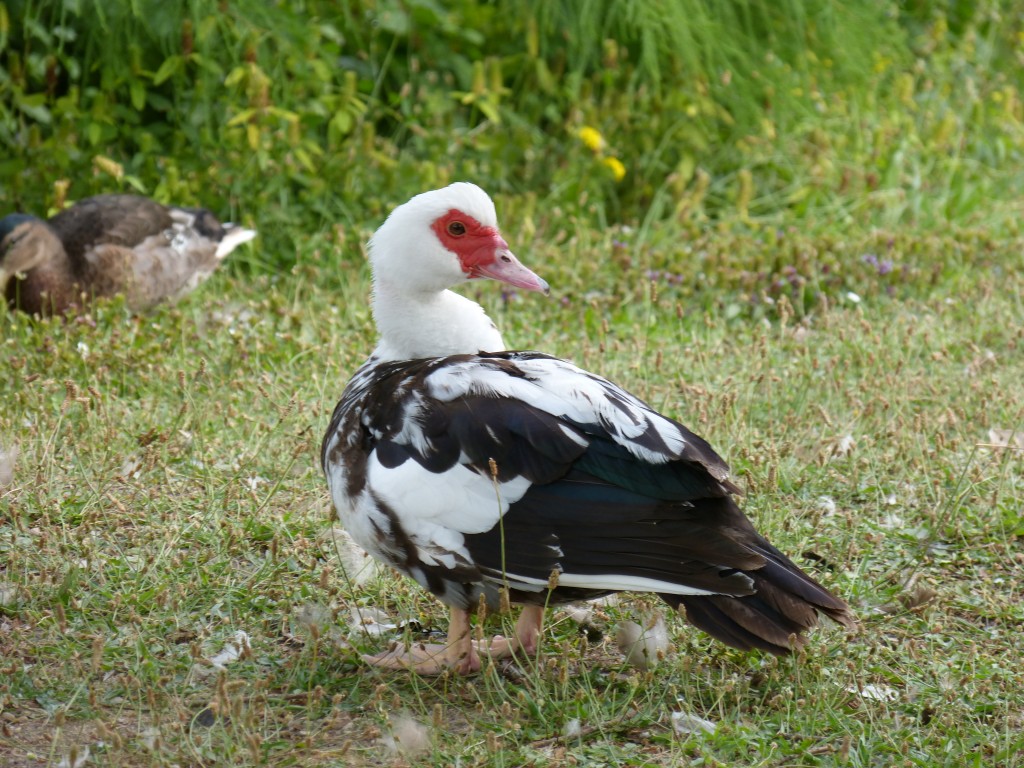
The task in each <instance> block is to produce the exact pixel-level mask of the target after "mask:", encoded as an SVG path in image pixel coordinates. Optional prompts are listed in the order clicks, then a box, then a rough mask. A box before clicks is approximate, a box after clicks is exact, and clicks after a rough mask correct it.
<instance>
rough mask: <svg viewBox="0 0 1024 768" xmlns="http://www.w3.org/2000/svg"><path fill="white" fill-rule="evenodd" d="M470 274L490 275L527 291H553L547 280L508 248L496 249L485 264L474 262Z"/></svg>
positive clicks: (493, 278) (476, 275)
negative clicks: (527, 266)
mask: <svg viewBox="0 0 1024 768" xmlns="http://www.w3.org/2000/svg"><path fill="white" fill-rule="evenodd" d="M469 276H470V277H471V278H473V277H488V278H490V279H491V280H497V281H499V282H502V283H506V284H508V285H513V286H515V287H516V288H522V289H523V290H526V291H537V292H538V293H543V294H544V295H547V294H548V293H550V291H551V289H550V288H549V287H548V284H547V282H546V281H545V280H544V279H543V278H541V277H538V276H537V275H536V274H534V273H533V272H532V271H530V270H529V269H527V268H526V267H524V266H523V265H522V263H521V262H520V261H519V259H517V258H516V256H515V254H514V253H512V251H510V250H508V248H502V249H499V250H497V251H495V252H494V258H493V259H491V260H489V261H487V262H486V263H484V264H480V263H477V264H474V265H473V268H472V271H471V272H470V275H469Z"/></svg>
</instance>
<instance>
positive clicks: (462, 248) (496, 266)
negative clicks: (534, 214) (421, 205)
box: [430, 208, 548, 293]
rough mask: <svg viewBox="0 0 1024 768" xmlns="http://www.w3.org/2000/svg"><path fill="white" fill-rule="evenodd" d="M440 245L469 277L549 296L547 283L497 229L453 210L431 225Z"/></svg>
mask: <svg viewBox="0 0 1024 768" xmlns="http://www.w3.org/2000/svg"><path fill="white" fill-rule="evenodd" d="M430 227H431V229H433V230H434V234H436V235H437V238H438V240H440V241H441V245H443V246H444V247H445V248H447V249H448V250H449V251H451V252H452V253H454V254H455V255H456V256H458V258H459V265H460V266H461V267H462V271H463V272H464V273H465V275H466V277H468V278H470V279H471V280H472V279H474V278H490V279H492V280H498V281H500V282H503V283H508V284H509V285H514V286H516V287H517V288H523V289H525V290H528V291H540V292H541V293H548V284H547V283H546V282H544V280H542V279H541V278H540V277H538V276H537V275H535V274H534V273H533V272H531V271H530V270H529V269H527V268H526V267H524V266H523V265H522V264H520V263H519V259H517V258H516V257H515V255H513V253H512V252H511V251H510V250H509V248H508V243H506V242H505V239H504V238H503V237H502V236H501V234H500V233H499V232H498V230H497V228H496V227H485V226H483V225H482V224H481V223H480V222H479V221H477V220H476V219H475V218H473V217H472V216H468V215H466V214H465V213H463V212H462V211H460V210H458V209H456V208H452V209H451V210H450V211H448V213H446V214H444V215H443V216H440V217H438V218H437V219H436V220H435V221H434V223H433V224H431V225H430Z"/></svg>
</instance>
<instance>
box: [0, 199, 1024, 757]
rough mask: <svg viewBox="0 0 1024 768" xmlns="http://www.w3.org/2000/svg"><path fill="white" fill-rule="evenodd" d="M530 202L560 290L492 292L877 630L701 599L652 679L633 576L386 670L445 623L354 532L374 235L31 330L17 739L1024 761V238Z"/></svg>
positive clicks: (528, 243)
mask: <svg viewBox="0 0 1024 768" xmlns="http://www.w3.org/2000/svg"><path fill="white" fill-rule="evenodd" d="M396 202H397V201H396ZM515 212H516V201H515V200H513V199H507V200H505V199H499V217H500V218H502V219H503V220H504V221H505V222H506V227H505V235H506V238H507V239H508V240H509V241H510V243H512V245H513V249H514V250H515V251H516V252H517V254H518V255H519V256H520V258H521V259H522V260H523V261H524V263H526V264H527V265H528V266H531V267H532V268H534V269H535V270H536V271H537V272H539V273H540V274H541V275H542V276H544V277H545V278H547V279H548V281H549V282H550V283H551V284H552V288H553V291H552V296H551V297H550V298H547V299H545V298H542V297H538V296H534V295H529V296H526V295H524V296H519V295H515V294H508V293H502V292H501V289H500V288H499V287H498V286H496V285H494V284H487V283H480V284H473V285H472V286H471V287H470V289H469V290H468V293H469V294H470V295H472V296H474V297H478V298H479V300H480V301H481V302H482V303H484V305H485V306H486V307H487V308H488V310H489V311H490V312H491V313H492V315H493V316H494V317H495V318H496V319H497V320H498V322H499V324H500V325H501V326H502V328H503V329H504V330H505V332H506V338H507V339H509V340H510V341H511V343H512V344H513V345H515V346H517V347H524V348H537V349H541V350H543V351H546V352H552V353H555V354H558V355H560V356H563V357H567V358H570V359H572V360H574V361H576V362H578V363H580V364H582V365H584V366H585V367H588V368H590V369H592V370H595V371H598V372H600V373H602V374H604V375H606V376H608V377H610V378H613V379H615V380H617V381H619V382H620V383H622V384H624V385H626V386H627V387H628V388H630V389H632V390H633V391H635V392H636V393H638V394H639V395H641V396H642V397H644V398H645V399H647V400H648V401H649V402H651V403H652V404H654V405H655V406H657V407H658V408H659V409H662V410H663V411H665V412H667V413H669V414H671V415H673V416H675V417H677V418H679V419H680V420H682V421H683V422H685V423H687V424H688V425H689V426H690V427H691V428H693V429H694V430H695V431H697V432H698V433H700V434H702V435H704V436H705V437H707V438H708V439H710V440H711V442H712V444H713V445H715V446H716V447H717V449H718V450H719V451H720V452H721V453H722V454H723V455H724V456H725V457H726V458H727V460H728V461H729V462H730V463H731V465H732V467H733V472H734V475H735V477H736V478H737V479H738V481H739V483H740V484H741V485H742V486H743V487H745V488H746V490H747V496H746V498H745V501H744V506H745V509H746V510H747V512H748V514H749V515H750V516H751V517H752V518H753V519H754V520H755V521H756V523H757V525H758V527H759V528H760V529H761V530H762V532H764V533H765V534H766V535H767V536H768V537H769V538H770V539H771V540H772V541H773V543H775V544H776V545H777V546H779V547H780V548H781V549H783V550H784V551H786V552H788V553H790V554H791V555H793V556H794V557H795V559H796V560H797V562H798V563H800V564H801V566H802V567H804V568H806V569H807V570H808V571H809V572H811V573H812V574H814V575H815V576H816V577H817V578H818V579H820V580H821V581H822V582H823V583H825V584H826V585H827V586H828V587H829V588H830V589H832V590H833V591H835V592H836V593H837V594H839V595H842V596H844V597H845V598H847V599H848V600H849V602H850V603H851V605H852V607H853V608H854V610H855V611H856V613H857V614H858V616H859V618H860V621H861V627H860V631H858V632H857V633H855V634H851V635H846V634H844V633H843V632H842V631H841V630H840V629H839V628H837V627H831V626H824V627H822V628H821V629H819V630H818V631H817V632H815V633H813V634H812V638H811V642H810V644H809V646H808V647H807V649H806V651H805V652H803V653H801V654H800V656H799V657H798V658H793V659H784V660H778V659H775V658H772V657H767V656H764V655H759V654H756V653H749V654H746V653H740V652H736V651H733V650H731V649H728V648H725V647H723V646H721V645H719V644H714V643H713V642H712V641H710V640H709V639H708V638H707V637H706V636H703V635H702V634H700V633H699V632H697V631H696V630H693V629H692V628H689V627H688V626H687V625H686V623H685V621H683V620H682V619H681V617H674V616H668V617H667V628H668V637H669V645H668V648H667V649H666V650H665V652H664V653H663V654H661V656H662V658H660V660H659V661H658V663H657V664H652V665H650V666H651V668H649V669H638V668H636V667H634V666H632V665H630V664H629V663H628V662H627V661H626V659H625V657H624V655H623V653H622V651H621V650H620V649H619V647H618V646H617V645H616V642H615V636H616V626H617V625H618V624H619V623H621V622H627V621H638V622H640V623H648V622H651V621H653V620H655V619H656V618H657V616H658V615H662V614H664V609H663V608H661V607H659V605H658V604H657V603H656V601H654V600H653V599H652V598H651V597H650V596H643V595H623V596H621V598H620V599H619V600H617V601H610V602H607V603H604V604H600V605H597V606H591V607H590V608H589V609H587V610H582V609H579V610H576V609H574V610H573V611H564V610H553V611H551V612H550V613H549V622H550V625H549V627H548V629H547V632H546V634H545V637H544V644H543V651H542V654H541V657H540V660H539V661H538V662H537V663H536V664H533V663H528V662H525V661H524V662H520V663H514V664H496V665H495V664H492V665H489V666H487V667H486V669H485V670H484V671H483V672H482V673H481V674H480V675H478V676H476V677H473V678H469V679H456V678H450V677H441V678H434V679H430V678H417V677H414V676H411V675H408V674H396V673H387V672H383V671H380V670H375V669H371V668H368V667H366V666H365V665H363V664H362V663H361V662H360V660H359V654H360V653H364V652H371V651H377V650H380V649H381V648H383V647H385V646H386V644H387V643H388V642H390V641H392V640H395V639H403V638H406V637H411V638H413V639H416V638H421V637H424V636H425V635H426V634H428V633H437V632H443V631H444V630H445V628H446V627H445V621H446V618H445V613H444V611H443V610H442V606H441V605H440V604H439V603H438V602H437V601H436V600H434V599H433V598H431V597H430V596H429V595H427V594H425V593H423V592H422V591H421V590H419V588H417V587H415V586H414V585H412V584H411V583H410V582H407V581H404V580H402V579H400V578H398V577H397V576H395V575H394V574H392V573H390V572H384V571H377V570H373V569H370V568H367V567H366V563H365V562H364V561H362V560H361V559H360V558H358V557H353V556H352V554H351V553H349V552H347V551H345V544H344V539H343V537H342V536H341V534H339V533H338V532H337V530H336V529H335V527H334V523H333V521H332V515H331V510H330V503H329V500H328V498H327V494H326V489H325V484H324V481H323V478H322V476H321V472H320V470H319V467H318V450H319V441H320V439H321V437H322V434H323V431H324V429H325V427H326V423H327V420H328V418H329V415H330V412H331V409H332V408H333V406H334V403H335V401H336V399H337V397H338V396H339V394H340V392H341V390H342V388H343V386H344V383H345V381H346V379H347V376H348V375H349V374H350V373H351V372H352V371H353V370H354V368H355V367H356V366H357V365H358V364H359V363H360V362H361V361H362V359H363V358H364V357H365V355H366V354H367V353H368V351H369V350H370V348H371V347H372V344H373V339H374V332H373V329H372V320H371V317H370V315H369V312H368V305H367V301H366V296H367V293H368V290H369V285H368V274H367V270H366V269H365V267H364V266H362V265H363V260H362V250H361V244H362V243H363V242H365V239H366V236H367V234H368V231H366V230H358V231H352V232H348V233H347V235H346V236H345V237H344V238H343V240H342V239H341V238H339V236H338V233H337V232H333V231H332V232H325V233H321V234H316V235H313V236H311V237H309V238H308V242H307V245H306V247H305V248H303V249H301V250H300V251H299V252H298V253H297V254H296V263H295V266H294V267H293V268H292V269H291V270H290V272H287V273H282V274H274V275H271V276H268V275H262V276H261V275H257V276H247V275H245V274H240V273H239V272H238V271H231V270H224V271H222V272H220V273H218V274H217V275H215V276H214V278H213V279H212V280H211V282H209V283H207V284H206V285H205V286H204V287H202V288H201V289H200V291H199V292H198V293H196V294H194V295H193V296H191V297H189V298H188V299H186V300H185V301H184V302H182V303H181V304H179V305H177V306H175V307H170V308H164V309H161V310H159V311H157V312H156V313H154V314H151V315H148V316H145V317H141V318H140V317H133V316H131V315H130V314H129V313H128V312H127V311H126V310H125V309H124V307H123V306H122V305H120V304H119V303H118V302H113V303H107V304H102V305H99V306H96V307H95V308H94V309H93V310H92V311H91V312H89V313H88V314H82V315H79V316H75V317H72V318H69V319H68V320H67V321H60V320H46V321H37V320H32V319H30V318H27V317H25V316H23V315H17V314H8V315H6V316H4V317H3V319H2V321H0V322H2V328H3V332H2V346H0V367H2V370H4V371H5V375H4V376H3V377H2V378H0V400H2V402H3V403H4V408H3V410H2V411H0V445H2V448H3V458H2V459H0V504H2V509H3V513H2V516H0V659H2V670H0V672H2V674H0V754H3V755H5V765H7V766H12V767H13V766H37V765H54V766H56V765H63V766H79V765H89V766H92V765H96V766H107V765H109V766H134V765H139V766H142V765H158V766H164V765H165V766H172V765H181V766H184V765H189V766H202V765H228V764H230V765H271V766H285V765H296V766H314V765H317V766H319V765H385V766H390V765H405V764H417V765H420V764H423V765H438V766H448V765H464V766H470V765H473V766H491V765H494V766H518V765H536V766H542V765H554V764H557V765H573V764H578V765H595V766H597V765H609V766H615V765H635V766H641V765H651V766H668V765H750V766H783V765H785V766H797V765H799V766H811V765H849V766H861V765H877V766H889V765H908V766H937V765H948V766H964V765H979V766H981V765H984V766H993V765H1000V766H1011V765H1024V758H1022V757H1021V756H1020V755H1021V753H1024V708H1022V704H1021V702H1022V701H1024V674H1022V672H1021V666H1020V659H1021V658H1022V656H1024V640H1022V639H1021V637H1022V634H1021V630H1022V624H1024V607H1022V605H1024V601H1022V595H1021V588H1020V578H1019V575H1020V573H1021V568H1022V566H1024V546H1022V543H1021V535H1022V534H1024V519H1022V513H1024V437H1022V436H1021V435H1022V432H1021V431H1019V430H1024V377H1022V376H1021V364H1020V360H1021V359H1022V358H1021V346H1022V344H1024V306H1022V295H1024V278H1022V274H1021V269H1020V266H1021V262H1020V259H1021V257H1020V253H1021V242H1020V241H1019V240H1015V239H1013V238H1004V239H998V238H989V237H987V236H985V234H984V233H979V232H976V231H966V230H965V231H955V230H950V231H948V232H943V233H936V232H932V233H928V234H923V235H920V236H911V235H908V234H887V233H884V232H879V231H872V232H870V233H860V234H858V233H857V232H851V233H849V234H848V235H844V236H842V237H839V236H837V235H835V234H834V233H827V234H826V233H815V232H801V231H798V230H796V229H794V228H789V229H778V228H776V227H774V226H771V227H769V226H759V225H757V224H756V223H750V222H746V223H744V222H740V221H737V222H735V223H734V224H731V225H724V224H722V225H718V226H711V225H710V224H708V225H703V226H697V225H685V226H684V225H679V224H673V223H671V222H670V223H666V224H664V225H661V226H657V227H648V228H639V229H637V228H630V227H612V228H595V227H588V226H586V225H585V224H584V223H582V222H575V221H568V222H567V221H565V220H563V219H559V218H558V217H557V216H556V215H554V214H551V215H546V216H538V217H536V218H535V219H533V220H531V221H530V222H524V219H523V217H519V216H516V215H515ZM249 247H251V248H254V249H257V250H258V249H259V247H260V245H259V241H257V242H256V243H255V244H254V245H253V246H249ZM773 265H774V266H773ZM776 273H777V276H776V277H768V276H767V275H775V274H776ZM778 276H781V277H778ZM1015 430H1017V431H1015ZM346 565H347V569H348V570H346ZM360 609H362V611H363V612H362V613H360V612H359V610H360ZM581 620H582V622H583V623H581ZM507 622H508V617H505V616H498V617H491V618H490V619H489V624H490V628H491V629H496V630H498V629H500V628H501V626H502V625H503V624H505V625H506V630H507V629H508V626H507ZM240 633H244V635H242V634H240ZM697 718H699V720H698V719H697ZM708 724H712V725H713V732H709V729H710V727H711V726H709V725H708ZM691 731H692V732H691ZM86 751H88V757H87V758H86V757H85V755H86Z"/></svg>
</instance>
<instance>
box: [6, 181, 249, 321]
mask: <svg viewBox="0 0 1024 768" xmlns="http://www.w3.org/2000/svg"><path fill="white" fill-rule="evenodd" d="M255 235H256V233H255V232H254V231H252V230H248V229H242V228H240V227H235V226H233V225H231V224H221V223H220V222H219V221H218V220H217V219H216V218H215V217H214V215H213V214H212V213H210V212H209V211H207V210H205V209H203V208H183V207H176V206H166V205H161V204H160V203H157V202H154V201H153V200H150V199H148V198H145V197H140V196H137V195H100V196H97V197H91V198H87V199H85V200H82V201H80V202H78V203H76V204H75V205H73V206H71V207H70V208H67V209H66V210H64V211H61V212H60V213H58V214H57V215H56V216H54V217H53V218H51V219H50V220H49V221H42V220H41V219H37V218H35V217H33V216H26V215H22V214H12V215H10V216H7V217H5V218H4V219H0V287H2V289H3V292H4V297H5V299H6V300H7V304H8V306H10V307H11V308H14V309H20V310H22V311H24V312H28V313H30V314H39V315H49V314H55V313H64V312H66V311H67V310H68V309H69V308H71V307H73V306H76V305H79V304H81V303H82V301H83V300H84V301H86V302H87V301H90V300H92V299H95V298H102V297H111V296H115V295H118V294H123V295H124V296H125V300H126V302H127V304H128V306H129V307H130V308H131V309H132V310H134V311H144V310H147V309H149V308H151V307H153V306H154V305H156V304H158V303H160V302H162V301H174V300H176V299H178V298H180V297H181V296H183V295H184V294H186V293H188V292H189V291H191V290H192V289H194V288H195V287H196V286H197V285H199V283H201V282H202V281H203V280H205V279H206V278H207V277H209V276H210V274H212V272H213V270H214V269H216V268H217V266H218V264H220V262H221V261H222V260H223V259H224V257H226V256H227V255H228V254H229V253H230V252H231V251H232V250H233V249H234V248H235V247H236V246H237V245H239V244H241V243H244V242H246V241H248V240H251V239H252V238H253V237H254V236H255Z"/></svg>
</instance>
